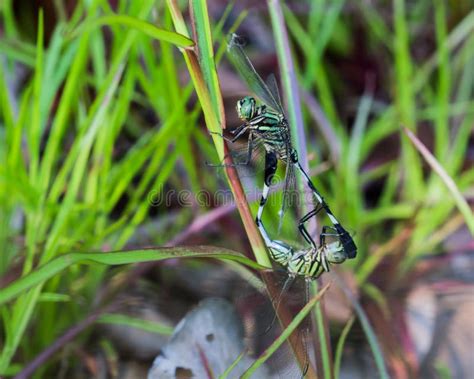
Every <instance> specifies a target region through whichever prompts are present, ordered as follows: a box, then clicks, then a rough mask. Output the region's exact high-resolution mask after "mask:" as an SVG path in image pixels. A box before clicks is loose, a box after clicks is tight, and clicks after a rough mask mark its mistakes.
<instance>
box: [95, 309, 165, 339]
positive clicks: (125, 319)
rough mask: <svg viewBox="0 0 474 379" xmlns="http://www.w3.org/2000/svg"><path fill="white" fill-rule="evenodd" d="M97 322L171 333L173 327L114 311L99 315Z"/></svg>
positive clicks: (151, 331)
mask: <svg viewBox="0 0 474 379" xmlns="http://www.w3.org/2000/svg"><path fill="white" fill-rule="evenodd" d="M97 322H99V323H102V324H111V325H123V326H128V327H132V328H135V329H140V330H144V331H146V332H150V333H157V334H164V335H171V334H172V333H173V330H174V328H173V327H172V326H167V325H162V324H159V323H157V322H152V321H148V320H142V319H139V318H135V317H130V316H128V315H120V314H115V313H105V314H103V315H101V316H100V317H99V319H98V320H97Z"/></svg>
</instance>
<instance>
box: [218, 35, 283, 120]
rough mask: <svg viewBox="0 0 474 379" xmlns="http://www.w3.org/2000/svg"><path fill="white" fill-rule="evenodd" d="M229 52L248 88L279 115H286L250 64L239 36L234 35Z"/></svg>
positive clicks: (228, 47) (231, 38) (228, 48)
mask: <svg viewBox="0 0 474 379" xmlns="http://www.w3.org/2000/svg"><path fill="white" fill-rule="evenodd" d="M227 51H228V52H229V58H230V60H231V61H232V64H233V65H234V66H235V68H236V69H237V71H239V74H240V76H241V77H242V79H244V81H245V82H246V84H247V86H248V87H249V88H250V89H251V90H252V92H254V94H255V95H256V96H257V97H258V98H259V99H260V100H261V101H262V102H264V103H265V104H266V105H267V106H269V107H270V108H273V109H274V110H275V111H277V112H279V113H282V114H283V113H284V112H283V108H282V106H281V103H280V102H278V99H277V98H275V96H274V94H272V92H271V91H270V89H269V88H268V86H267V84H266V83H265V82H264V81H263V79H262V78H261V77H260V75H258V73H257V71H256V70H255V68H254V67H253V65H252V62H250V59H249V58H248V57H247V55H246V54H245V52H244V49H243V48H242V43H241V41H240V38H239V36H237V34H232V36H231V37H230V41H229V43H228V45H227Z"/></svg>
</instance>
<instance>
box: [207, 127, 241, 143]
mask: <svg viewBox="0 0 474 379" xmlns="http://www.w3.org/2000/svg"><path fill="white" fill-rule="evenodd" d="M248 128H249V124H248V123H245V124H242V125H240V126H239V127H237V128H235V129H234V130H232V131H231V132H230V133H231V134H232V135H233V137H232V138H229V137H227V136H225V135H224V134H222V133H217V132H209V133H210V134H215V135H218V136H219V137H221V138H223V139H225V140H226V141H227V142H230V143H234V142H235V141H237V140H238V139H239V138H240V137H241V136H242V134H244V133H245V132H246V131H247V129H248Z"/></svg>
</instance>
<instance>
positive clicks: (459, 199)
mask: <svg viewBox="0 0 474 379" xmlns="http://www.w3.org/2000/svg"><path fill="white" fill-rule="evenodd" d="M403 130H404V132H405V134H406V135H407V136H408V138H410V140H411V142H412V143H413V145H414V146H415V147H416V148H417V150H418V151H419V152H420V154H421V155H422V156H423V158H424V159H425V160H426V162H427V163H428V164H429V165H430V167H431V168H432V169H433V170H434V171H435V172H436V173H437V174H438V175H439V177H440V178H441V179H442V181H443V183H444V184H445V185H446V187H447V188H448V190H449V192H450V193H451V196H452V197H453V199H454V201H455V203H456V206H457V207H458V210H459V212H461V214H462V215H463V216H464V219H465V220H466V225H467V227H468V228H469V230H470V231H471V234H472V235H473V236H474V214H473V213H472V210H471V208H470V207H469V204H468V203H467V201H466V199H464V197H463V196H462V194H461V192H460V191H459V189H458V187H457V185H456V183H455V182H454V180H453V179H452V178H451V177H450V176H449V175H448V173H447V172H446V171H445V170H444V168H443V167H442V166H441V164H440V163H439V162H438V161H437V160H436V158H435V157H434V156H433V154H431V153H430V152H429V150H428V149H427V148H426V146H425V145H423V143H422V142H421V141H420V140H419V139H418V138H417V137H416V136H415V135H414V134H413V133H412V132H411V131H410V130H409V129H407V128H404V129H403Z"/></svg>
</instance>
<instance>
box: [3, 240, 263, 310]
mask: <svg viewBox="0 0 474 379" xmlns="http://www.w3.org/2000/svg"><path fill="white" fill-rule="evenodd" d="M171 258H215V259H221V260H222V259H227V260H233V261H236V262H240V263H241V264H244V265H247V266H248V267H251V268H253V269H256V270H261V269H265V267H263V266H260V265H259V264H257V263H255V262H254V261H252V260H251V259H248V258H247V257H245V256H244V255H242V254H240V253H237V252H235V251H232V250H228V249H223V248H215V247H209V246H194V247H172V248H171V247H169V248H168V247H163V248H150V249H139V250H129V251H117V252H110V253H69V254H64V255H61V256H59V257H57V258H54V259H52V260H51V261H49V262H48V263H45V264H43V265H42V266H40V267H39V268H37V269H36V270H34V271H32V272H31V273H30V274H28V275H26V276H23V277H22V278H19V279H17V280H16V281H15V282H13V283H12V284H10V285H9V286H7V287H5V288H3V289H2V291H1V292H0V304H4V303H6V302H8V301H9V300H11V299H14V298H15V297H17V296H18V295H20V294H21V293H23V292H25V291H27V290H28V289H30V288H32V287H34V286H39V285H41V284H44V283H45V282H46V281H47V280H49V279H51V278H53V277H54V276H55V275H57V274H60V273H62V272H64V271H65V270H67V269H68V268H70V267H71V265H75V264H94V263H96V264H104V265H109V266H115V265H124V264H132V263H142V262H156V261H160V260H163V259H171Z"/></svg>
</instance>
